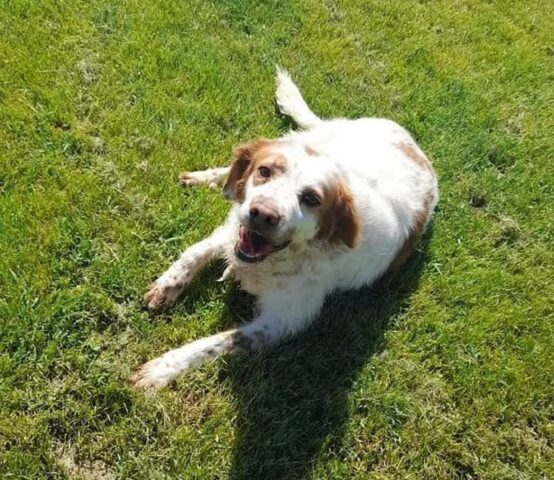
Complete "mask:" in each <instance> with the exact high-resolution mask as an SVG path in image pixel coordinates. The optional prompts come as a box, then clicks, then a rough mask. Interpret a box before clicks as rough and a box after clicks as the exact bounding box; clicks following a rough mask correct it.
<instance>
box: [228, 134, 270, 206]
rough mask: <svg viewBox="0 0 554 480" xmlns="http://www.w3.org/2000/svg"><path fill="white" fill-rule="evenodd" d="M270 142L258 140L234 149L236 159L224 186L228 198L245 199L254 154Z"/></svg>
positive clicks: (234, 199)
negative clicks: (245, 188) (245, 187)
mask: <svg viewBox="0 0 554 480" xmlns="http://www.w3.org/2000/svg"><path fill="white" fill-rule="evenodd" d="M268 143H269V142H268V141H267V140H256V141H254V142H251V143H246V144H244V145H240V146H238V147H237V148H236V149H235V150H234V152H233V158H234V161H233V164H232V165H231V169H230V170H229V175H228V177H227V181H226V182H225V185H224V186H223V194H224V195H225V198H227V200H233V201H242V200H244V185H245V183H246V180H247V179H248V176H249V175H250V171H251V166H252V161H253V157H254V154H255V153H256V151H257V150H260V149H261V148H263V147H264V146H266V145H267V144H268Z"/></svg>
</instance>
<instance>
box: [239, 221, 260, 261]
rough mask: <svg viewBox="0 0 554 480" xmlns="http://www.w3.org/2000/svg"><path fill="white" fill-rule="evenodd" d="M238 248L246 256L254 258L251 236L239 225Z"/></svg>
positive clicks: (254, 252) (254, 251)
mask: <svg viewBox="0 0 554 480" xmlns="http://www.w3.org/2000/svg"><path fill="white" fill-rule="evenodd" d="M239 248H240V250H241V251H242V252H244V253H246V254H248V255H252V256H254V255H255V254H256V250H255V249H254V242H253V241H252V235H251V233H250V232H249V231H248V230H246V228H244V226H243V225H241V226H240V229H239Z"/></svg>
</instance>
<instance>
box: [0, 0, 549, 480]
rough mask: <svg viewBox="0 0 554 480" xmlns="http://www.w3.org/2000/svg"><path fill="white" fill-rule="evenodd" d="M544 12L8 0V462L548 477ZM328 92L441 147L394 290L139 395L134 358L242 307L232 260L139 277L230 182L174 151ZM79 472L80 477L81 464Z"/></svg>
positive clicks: (213, 144)
mask: <svg viewBox="0 0 554 480" xmlns="http://www.w3.org/2000/svg"><path fill="white" fill-rule="evenodd" d="M553 12H554V9H553V8H552V5H550V4H549V3H548V2H544V1H538V0H529V1H525V2H524V1H517V0H514V1H500V0H498V1H496V2H495V1H470V0H465V1H464V0H459V1H454V0H451V1H433V2H431V1H424V0H421V1H408V0H406V1H402V0H394V1H387V2H384V1H378V0H366V1H362V0H344V1H336V2H334V1H332V0H327V1H320V0H319V1H318V0H307V1H301V2H294V1H292V0H290V1H289V0H284V1H276V0H274V1H265V2H255V1H253V0H251V1H246V0H229V1H215V0H213V1H205V0H185V1H182V0H181V1H177V0H171V1H170V0H163V1H138V0H129V1H116V0H98V1H94V2H90V1H82V0H72V1H54V0H51V1H47V0H43V1H40V2H39V1H33V0H12V1H10V0H1V1H0V32H2V33H1V35H0V477H1V478H2V479H39V478H83V479H86V480H90V479H93V478H96V479H98V478H104V479H111V478H122V479H128V478H133V479H135V478H136V479H224V478H233V479H297V478H306V479H364V480H365V479H389V478H392V479H414V480H419V479H424V480H426V479H473V478H482V479H491V480H492V479H494V480H497V479H543V478H544V479H547V478H554V406H553V405H554V398H553V397H554V387H553V385H554V324H553V320H554V312H553V299H554V249H553V247H554V229H553V226H552V223H553V220H554V140H553V133H554V37H553V34H552V28H553V25H554V13H553ZM276 64H280V65H282V66H284V67H286V68H287V69H289V70H290V72H291V74H292V75H293V77H294V78H295V80H296V81H297V83H298V84H299V86H300V88H301V90H302V92H303V93H304V95H305V98H306V99H307V101H308V103H309V104H310V105H311V106H312V108H313V109H314V111H315V112H317V113H318V114H320V115H322V116H324V117H325V116H328V117H332V116H347V117H359V116H385V117H390V118H392V119H394V120H396V121H398V122H399V123H401V124H403V125H404V126H406V127H407V128H408V129H409V130H410V131H411V132H412V133H413V134H414V135H415V137H416V138H417V139H418V141H419V142H420V144H421V145H422V147H423V149H424V150H425V151H426V152H427V153H428V154H429V156H430V157H431V158H432V160H433V162H434V165H435V167H436V170H437V172H438V175H439V182H440V188H441V197H442V198H441V202H440V205H439V208H438V211H437V214H436V217H435V221H434V225H433V228H432V231H430V232H429V234H428V235H427V237H426V241H425V242H424V245H422V247H421V249H420V251H419V252H418V253H417V255H416V256H415V258H414V259H413V260H412V261H411V262H410V264H409V265H408V266H407V267H406V268H405V269H404V270H403V271H402V272H401V273H399V274H398V275H397V276H396V277H395V278H394V280H393V282H392V284H391V285H390V286H381V287H379V288H373V289H366V290H363V291H360V292H349V293H347V292H345V293H341V294H338V295H336V296H334V297H333V298H330V299H329V301H328V302H327V304H326V307H325V309H324V311H323V313H322V315H321V318H320V320H318V322H317V324H316V325H315V326H314V328H312V329H311V330H310V331H308V332H306V333H305V334H303V335H300V336H299V337H297V338H295V339H293V340H291V341H289V342H287V343H286V344H283V345H281V346H279V347H276V348H273V349H270V350H268V351H266V352H263V353H260V354H258V355H255V356H253V357H249V358H246V357H244V358H238V357H237V358H224V359H222V360H220V361H217V362H215V363H212V364H209V365H206V366H203V367H202V368H200V369H199V370H197V371H194V372H192V373H190V374H188V375H186V376H184V377H182V378H181V379H180V380H179V381H178V382H177V385H176V386H175V387H174V388H171V389H167V390H164V391H162V392H160V393H159V394H158V395H155V396H146V395H144V394H143V393H142V392H136V391H134V390H132V389H131V388H130V387H129V386H128V384H127V380H128V378H129V376H130V375H131V373H132V372H133V370H134V369H135V368H136V367H137V366H138V365H140V364H141V363H142V362H144V361H145V360H147V359H150V358H152V357H153V356H156V355H158V354H160V353H161V352H163V351H165V350H167V349H170V348H173V347H175V346H178V345H180V344H182V343H184V342H187V341H189V340H192V339H195V338H198V337H200V336H204V335H207V334H212V333H215V332H217V331H220V330H222V329H224V328H226V327H228V326H229V325H230V324H233V323H235V322H240V321H242V320H244V319H247V318H248V317H249V316H250V309H251V300H250V299H248V298H246V296H245V295H243V294H241V293H240V292H239V291H238V290H237V288H236V286H234V285H232V284H218V283H216V282H215V279H216V278H218V275H219V274H220V273H221V265H214V267H212V268H210V269H209V270H208V271H207V272H205V273H204V274H203V275H201V277H200V278H199V279H198V281H196V282H195V283H194V285H193V286H192V288H190V290H189V291H188V293H187V295H186V296H185V297H184V299H183V300H182V301H181V302H179V303H178V304H177V305H176V307H175V308H174V309H172V310H171V311H169V312H168V313H166V314H164V315H160V316H151V315H149V314H148V313H146V312H144V311H142V310H141V308H140V304H141V298H142V294H143V293H144V289H145V287H146V286H147V285H148V283H149V282H151V281H152V280H153V279H154V278H155V277H156V275H158V274H160V273H161V272H162V271H163V270H164V269H165V268H166V267H167V266H168V265H169V263H170V262H171V261H172V260H173V259H174V258H175V257H176V256H177V255H178V254H179V252H180V251H181V250H182V249H183V248H184V247H186V246H188V245H191V244H192V243H194V242H196V241H198V240H200V239H202V238H203V237H205V236H206V235H207V234H208V233H209V232H210V231H211V230H212V229H213V228H214V227H215V226H216V225H217V224H218V223H219V222H221V221H222V219H223V218H224V217H225V214H226V211H227V209H228V205H227V204H226V202H225V201H224V200H223V198H222V196H221V194H220V193H219V192H217V191H213V190H210V189H207V188H200V189H195V190H189V191H183V190H181V189H179V187H178V186H177V183H176V176H177V174H178V173H179V172H180V171H181V170H193V169H197V168H202V167H206V166H216V165H225V164H226V163H227V162H228V161H229V159H230V152H231V148H232V146H233V145H236V144H237V143H239V142H243V141H247V140H251V139H254V138H256V137H259V136H264V137H273V136H278V135H281V134H283V133H284V132H285V131H286V130H287V128H288V125H287V124H286V123H285V122H284V121H283V120H282V119H280V118H278V117H277V116H276V115H275V112H274V107H273V94H274V79H273V75H274V68H275V65H276ZM95 475H96V476H95Z"/></svg>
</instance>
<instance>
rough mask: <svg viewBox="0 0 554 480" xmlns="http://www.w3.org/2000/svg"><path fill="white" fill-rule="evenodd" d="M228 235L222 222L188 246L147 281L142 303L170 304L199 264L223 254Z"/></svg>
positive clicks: (159, 307)
mask: <svg viewBox="0 0 554 480" xmlns="http://www.w3.org/2000/svg"><path fill="white" fill-rule="evenodd" d="M229 236H230V233H229V231H228V227H227V225H223V226H221V227H219V228H217V229H216V230H215V231H214V232H213V233H212V234H211V235H210V236H209V237H208V238H206V239H204V240H202V241H201V242H198V243H196V244H195V245H193V246H191V247H189V248H187V249H186V250H185V251H184V252H183V253H182V254H181V257H180V258H179V260H177V261H176V262H174V263H173V265H171V267H169V268H168V269H167V270H166V271H165V272H164V273H163V274H162V275H161V276H160V277H159V278H158V279H157V280H156V281H155V282H154V283H153V284H152V285H150V287H149V290H148V292H147V293H146V294H145V295H144V304H145V306H146V307H147V308H148V309H149V310H163V309H165V308H167V307H169V306H170V305H171V304H173V302H175V300H176V299H177V297H179V295H180V294H181V293H182V292H183V290H184V289H185V287H186V286H187V285H189V284H190V282H191V281H192V279H193V278H194V276H195V275H196V274H197V273H198V271H199V270H200V269H201V268H202V267H204V266H205V265H206V264H207V263H208V262H210V261H212V260H215V259H216V258H219V257H221V256H223V251H224V248H225V245H226V243H227V242H228V241H229Z"/></svg>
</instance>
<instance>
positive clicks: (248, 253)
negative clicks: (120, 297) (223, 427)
mask: <svg viewBox="0 0 554 480" xmlns="http://www.w3.org/2000/svg"><path fill="white" fill-rule="evenodd" d="M276 96H277V105H278V106H279V108H280V110H281V112H282V113H283V114H285V115H288V116H290V117H291V118H292V119H293V120H294V121H295V122H296V124H297V125H298V126H299V127H300V128H301V130H300V131H296V132H290V133H289V134H287V135H285V136H284V137H282V138H279V139H276V140H257V141H254V142H252V143H249V144H246V145H242V146H240V147H238V148H237V149H236V151H235V154H234V161H233V163H232V165H231V166H230V167H225V168H215V169H210V170H205V171H201V172H193V173H185V174H182V175H181V177H180V180H181V183H182V184H183V185H185V186H192V185H197V184H207V185H212V186H217V185H221V184H223V183H224V182H225V179H226V183H225V186H224V189H223V191H224V193H225V196H226V197H227V198H228V199H229V200H231V201H232V202H233V204H232V208H231V211H230V213H229V216H228V218H227V221H226V222H225V223H224V224H223V225H222V226H220V227H219V228H217V229H216V230H215V231H214V232H213V234H212V235H211V236H210V237H208V238H206V239H205V240H202V241H201V242H199V243H197V244H196V245H193V246H192V247H190V248H188V249H187V250H185V252H184V253H183V254H182V255H181V257H180V258H179V260H177V261H176V262H175V263H174V264H173V265H172V266H171V267H170V268H169V269H168V270H167V271H166V272H165V273H164V274H163V275H162V276H161V277H160V278H158V280H156V282H154V284H153V285H152V286H151V287H150V290H149V291H148V293H147V294H146V295H145V297H144V300H145V303H146V305H147V306H148V308H150V309H153V310H156V309H161V308H165V307H167V306H169V305H171V304H172V303H173V302H174V301H175V300H176V299H177V297H178V296H179V295H180V294H181V293H182V292H183V290H184V289H185V288H186V286H187V285H188V284H189V283H190V282H191V280H192V279H193V277H194V275H196V273H197V272H198V271H199V270H200V269H201V268H202V267H204V266H205V265H206V264H207V263H208V262H210V261H211V260H214V259H216V258H222V259H224V260H225V262H226V263H227V269H226V271H225V274H224V275H225V276H228V275H232V276H233V277H234V278H235V279H236V280H238V281H239V282H240V284H241V287H242V289H244V290H246V291H247V292H250V293H251V294H254V295H256V296H257V297H258V314H257V316H256V318H255V319H254V320H253V321H252V322H251V323H248V324H245V325H243V326H240V327H238V328H235V329H232V330H229V331H226V332H223V333H219V334H217V335H213V336H210V337H206V338H202V339H200V340H196V341H193V342H191V343H188V344H186V345H184V346H182V347H180V348H177V349H175V350H171V351H169V352H167V353H165V354H164V355H162V356H161V357H158V358H156V359H154V360H152V361H150V362H148V363H146V364H145V365H143V366H142V367H141V368H140V369H139V370H138V371H137V373H136V374H135V375H134V376H133V379H132V381H133V383H134V385H135V386H137V387H142V388H160V387H163V386H164V385H166V384H167V383H168V382H170V381H171V380H173V379H174V378H175V377H177V376H178V375H179V374H181V373H183V372H185V371H187V370H188V369H190V368H193V367H196V366H197V365H199V364H201V363H202V362H203V361H205V360H206V359H211V358H214V357H217V356H219V355H221V354H224V353H228V352H242V351H252V350H256V349H259V348H261V347H263V346H265V345H271V344H275V343H276V342H278V341H280V340H281V339H283V338H285V337H287V336H290V335H293V334H295V333H296V332H298V331H300V330H302V329H305V328H306V327H307V326H308V325H310V323H311V322H312V320H313V319H314V317H316V315H317V314H318V312H319V311H320V309H321V307H322V305H323V302H324V299H325V296H326V295H328V294H329V293H331V292H333V291H335V290H337V289H356V288H360V287H362V286H364V285H369V284H371V283H372V282H374V281H375V280H376V279H378V278H379V277H381V276H382V275H383V274H385V273H387V272H391V271H393V270H395V269H397V268H398V267H399V266H400V265H402V264H403V263H404V262H405V261H406V259H407V258H408V257H409V256H410V254H411V253H412V252H413V250H414V249H415V247H416V245H417V243H418V241H419V239H420V238H421V236H422V234H423V232H424V230H425V227H426V225H427V224H428V223H429V220H430V219H431V216H432V213H433V209H434V207H435V205H436V203H437V200H438V189H437V180H436V176H435V173H434V171H433V168H432V167H431V164H430V163H429V161H428V160H427V158H426V156H425V155H424V153H423V152H422V151H421V150H420V148H419V147H418V146H417V144H416V143H415V141H414V140H413V138H412V137H411V136H410V135H409V134H408V132H407V131H406V130H404V129H403V128H402V127H400V126H399V125H397V124H396V123H394V122H392V121H391V120H386V119H379V118H363V119H359V120H345V119H334V120H322V119H320V118H318V117H317V116H316V115H315V114H314V113H313V112H312V111H311V110H310V109H309V108H308V106H307V105H306V102H305V101H304V99H303V98H302V96H301V94H300V92H299V91H298V88H297V87H296V85H295V84H294V83H293V82H292V80H291V79H290V77H289V75H288V74H287V73H286V72H284V71H278V72H277V94H276Z"/></svg>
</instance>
